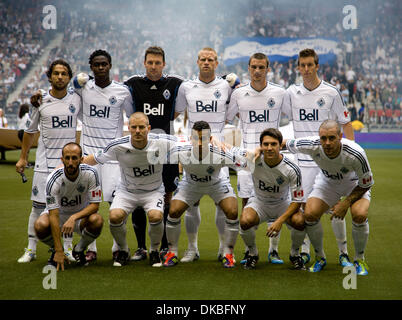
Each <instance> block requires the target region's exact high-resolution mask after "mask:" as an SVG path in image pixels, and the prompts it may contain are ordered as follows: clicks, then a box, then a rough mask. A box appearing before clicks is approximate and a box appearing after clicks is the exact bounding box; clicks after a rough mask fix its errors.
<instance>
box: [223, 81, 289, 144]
mask: <svg viewBox="0 0 402 320" xmlns="http://www.w3.org/2000/svg"><path fill="white" fill-rule="evenodd" d="M285 95H286V90H285V89H284V88H282V87H281V86H278V85H276V84H274V83H270V82H268V83H267V86H266V87H265V89H263V90H262V91H256V90H255V89H253V87H252V86H251V84H248V85H245V86H243V87H240V88H237V89H235V90H234V91H233V93H232V96H231V97H230V103H229V109H228V117H227V119H228V120H229V121H233V119H234V117H235V116H236V114H237V113H239V118H240V124H241V132H242V147H243V148H246V149H249V150H252V149H255V148H256V147H257V146H259V145H260V134H261V132H262V131H264V130H265V129H267V128H276V129H278V128H279V121H280V118H281V110H282V105H283V103H284V100H285V99H284V98H285Z"/></svg>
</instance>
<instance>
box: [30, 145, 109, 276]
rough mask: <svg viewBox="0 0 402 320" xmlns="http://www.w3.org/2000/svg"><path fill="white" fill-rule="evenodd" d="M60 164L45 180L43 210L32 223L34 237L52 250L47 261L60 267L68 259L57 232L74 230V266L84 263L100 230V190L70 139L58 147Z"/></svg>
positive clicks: (93, 173) (80, 151) (77, 147)
mask: <svg viewBox="0 0 402 320" xmlns="http://www.w3.org/2000/svg"><path fill="white" fill-rule="evenodd" d="M61 160H62V162H63V165H64V167H63V168H60V169H56V170H54V171H53V172H52V173H51V174H50V175H49V176H48V178H47V182H46V210H45V211H44V212H43V213H42V214H41V215H40V216H39V218H38V219H37V220H36V222H35V232H36V235H37V237H38V238H39V239H40V240H41V241H42V242H44V243H45V244H47V245H48V246H49V247H50V248H51V251H52V255H51V257H50V259H49V264H51V265H54V266H55V267H57V270H59V268H60V267H61V269H62V270H64V261H65V260H66V261H68V259H67V257H66V256H65V254H64V251H63V246H62V244H61V233H63V234H70V235H72V234H73V232H74V231H75V232H77V233H78V234H80V235H81V240H80V241H79V242H78V244H77V245H76V246H75V247H74V249H73V257H74V258H75V260H76V261H77V264H78V265H86V264H87V262H86V260H85V254H84V250H85V249H86V247H87V246H88V245H89V244H90V243H91V242H92V241H94V240H95V239H96V238H97V237H98V236H99V235H100V233H101V231H102V226H103V218H102V217H101V215H99V214H98V213H97V212H98V209H99V203H100V202H101V201H102V200H101V189H100V183H99V178H98V173H97V171H96V169H95V168H93V167H91V166H88V165H85V164H81V161H82V149H81V147H80V145H78V144H76V143H74V142H70V143H67V144H66V145H65V146H64V147H63V150H62V157H61Z"/></svg>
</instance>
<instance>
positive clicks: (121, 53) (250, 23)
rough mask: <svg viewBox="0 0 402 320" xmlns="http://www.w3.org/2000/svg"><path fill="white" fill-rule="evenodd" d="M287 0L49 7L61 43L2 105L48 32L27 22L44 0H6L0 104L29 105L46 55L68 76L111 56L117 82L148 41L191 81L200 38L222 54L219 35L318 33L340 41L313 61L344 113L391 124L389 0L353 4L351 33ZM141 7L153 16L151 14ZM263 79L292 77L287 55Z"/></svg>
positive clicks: (394, 80)
mask: <svg viewBox="0 0 402 320" xmlns="http://www.w3.org/2000/svg"><path fill="white" fill-rule="evenodd" d="M291 3H292V2H291V1H282V2H280V3H277V2H275V3H273V2H272V3H271V2H266V1H262V0H253V1H248V2H246V3H243V2H240V1H239V2H238V1H234V2H232V3H231V8H230V14H225V12H226V11H227V10H229V9H228V8H227V3H225V2H224V1H215V2H214V3H207V2H200V3H197V9H196V10H195V9H194V7H193V5H194V3H193V2H191V1H189V2H184V1H181V0H176V1H171V2H170V3H169V6H167V5H163V7H162V4H160V3H159V2H151V3H148V2H147V1H135V3H134V2H133V3H130V4H127V3H126V2H124V1H117V2H114V3H113V4H112V3H104V2H100V1H97V2H94V3H90V4H85V5H82V4H81V5H80V6H81V8H79V7H78V2H77V1H73V2H71V3H69V4H68V5H67V4H62V3H60V4H56V7H57V9H58V12H60V14H59V17H58V20H57V24H58V26H57V30H55V32H60V31H63V33H64V38H63V41H62V44H61V45H60V46H59V47H56V48H54V49H53V50H52V51H51V52H50V55H49V57H48V59H47V61H45V62H44V63H43V65H42V67H41V69H39V70H38V71H37V72H35V74H34V75H33V77H32V78H31V79H30V80H29V82H28V84H27V85H26V86H25V87H24V88H23V90H22V91H21V94H20V95H19V97H18V98H17V100H16V101H14V102H11V103H10V104H9V105H7V106H6V105H5V104H6V100H7V97H8V95H9V94H10V93H11V92H13V90H15V88H16V85H17V84H18V82H19V81H21V80H22V79H23V77H24V75H26V74H27V72H28V71H29V69H30V68H31V67H32V66H33V65H34V64H35V61H36V60H37V59H38V58H39V57H40V56H41V53H42V52H43V48H44V47H45V46H46V44H47V43H49V41H50V40H51V39H52V38H53V36H54V35H55V32H53V31H49V30H44V29H43V28H42V26H41V19H34V17H35V16H41V17H42V16H43V14H42V8H43V5H44V4H43V3H41V2H36V3H31V2H29V1H18V2H11V1H5V2H3V3H2V4H1V9H2V10H1V12H2V21H1V22H0V28H1V35H0V37H1V40H2V41H1V42H0V43H1V44H0V57H1V64H0V68H1V72H0V106H1V107H2V108H3V109H4V110H5V114H6V116H8V117H10V116H11V117H13V118H15V119H16V115H17V113H18V110H19V105H20V104H22V103H27V102H29V97H30V96H31V95H32V94H33V93H34V92H35V91H36V90H37V89H38V88H46V87H48V86H49V84H48V83H47V78H46V76H45V74H44V71H45V70H46V67H47V65H48V64H49V62H50V61H52V60H54V59H55V58H57V57H60V58H64V59H66V60H67V61H69V63H70V64H71V65H72V67H73V71H74V72H75V73H76V72H79V71H83V72H87V73H88V72H90V70H89V65H88V57H89V54H90V52H91V51H92V50H93V49H94V48H102V49H105V50H108V51H109V52H110V53H111V55H112V57H113V70H112V72H113V77H114V79H115V80H117V81H124V80H126V79H127V78H128V77H129V76H131V75H133V74H138V73H142V72H143V52H144V50H145V49H146V48H147V47H148V46H150V45H153V44H157V45H160V46H162V47H163V48H165V50H166V52H167V63H166V69H165V71H166V72H167V73H169V74H178V75H181V76H183V77H184V78H187V79H191V78H194V77H195V76H196V74H197V65H196V63H195V61H194V56H196V53H197V52H196V50H197V49H198V48H200V47H202V46H205V45H209V46H212V47H214V48H215V49H216V50H217V52H218V54H220V55H222V53H223V51H224V46H223V39H224V38H226V37H295V38H296V37H298V38H305V37H315V36H324V37H334V38H337V39H339V43H340V47H341V48H340V49H342V54H339V55H338V56H337V60H336V61H335V62H334V63H333V64H332V65H321V68H320V71H319V74H320V77H321V78H322V79H324V80H326V81H328V82H330V83H332V84H333V85H335V86H336V87H337V88H338V89H339V90H340V91H341V92H342V95H343V96H344V99H345V102H346V103H347V104H348V105H349V106H350V111H351V114H352V116H354V115H355V114H356V119H358V120H362V121H363V122H366V123H367V122H369V123H371V124H396V125H400V124H401V117H400V111H401V107H402V101H401V98H402V88H401V70H400V69H401V68H400V59H399V53H400V52H401V44H400V43H399V42H398V41H397V39H399V38H400V37H401V26H400V18H399V17H400V11H401V10H400V4H398V1H396V0H387V1H384V2H383V1H375V0H370V1H363V0H360V1H357V2H356V3H355V6H356V7H357V8H358V9H357V15H358V22H359V26H358V28H357V29H356V30H345V29H344V28H343V26H342V19H343V17H344V15H343V14H342V8H341V7H339V5H338V4H336V3H332V4H331V3H325V4H323V3H320V2H316V1H313V2H311V3H305V4H298V5H297V7H295V6H291ZM21 12H24V14H23V15H22V14H20V13H21ZM105 12H106V13H107V14H105ZM150 12H152V13H154V14H153V16H152V18H150ZM109 13H110V14H109ZM211 13H214V14H213V15H211ZM31 21H32V23H31ZM167 26H168V27H167ZM390 30H392V32H390ZM10 34H12V35H13V36H12V37H10V36H9V35H10ZM219 61H220V67H219V69H218V72H219V73H220V74H225V73H228V72H235V73H236V74H238V75H239V77H240V79H241V81H242V82H247V81H248V80H249V79H248V75H247V65H246V64H238V65H235V66H231V67H226V66H224V65H223V63H222V59H221V56H220V59H219ZM268 77H269V80H270V81H273V82H274V83H279V84H281V85H283V86H284V87H285V88H287V87H289V86H290V85H291V84H293V83H300V82H301V77H300V74H299V73H298V71H297V70H296V61H295V60H290V61H289V62H287V63H278V62H275V63H273V64H272V66H271V72H270V73H269V75H268ZM352 120H355V119H352ZM12 122H13V121H11V122H10V123H12Z"/></svg>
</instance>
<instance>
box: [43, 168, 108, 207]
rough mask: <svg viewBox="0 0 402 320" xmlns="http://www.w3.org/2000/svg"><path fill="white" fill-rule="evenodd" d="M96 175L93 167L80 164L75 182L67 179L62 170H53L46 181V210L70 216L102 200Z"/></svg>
mask: <svg viewBox="0 0 402 320" xmlns="http://www.w3.org/2000/svg"><path fill="white" fill-rule="evenodd" d="M101 195H102V191H101V188H100V182H99V178H98V173H97V171H96V169H95V168H94V167H91V166H88V165H86V164H80V167H79V174H78V177H77V179H75V181H71V180H70V179H68V178H67V177H66V175H65V173H64V168H60V169H57V170H54V171H53V172H52V173H51V174H50V175H49V176H48V178H47V181H46V209H47V210H54V209H59V213H60V214H69V215H72V214H74V213H77V212H79V211H81V210H82V209H84V208H86V207H87V206H88V205H89V204H90V203H98V202H101V201H102V200H101V199H102V197H101Z"/></svg>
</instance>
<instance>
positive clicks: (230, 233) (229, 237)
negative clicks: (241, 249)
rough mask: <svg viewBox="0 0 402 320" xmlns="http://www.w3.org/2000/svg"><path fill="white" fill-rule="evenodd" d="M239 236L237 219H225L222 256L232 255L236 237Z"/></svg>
mask: <svg viewBox="0 0 402 320" xmlns="http://www.w3.org/2000/svg"><path fill="white" fill-rule="evenodd" d="M238 234H239V219H236V220H230V219H225V237H224V238H225V242H224V248H223V255H226V254H228V253H229V254H232V253H233V248H234V246H235V244H236V240H237V235H238Z"/></svg>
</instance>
